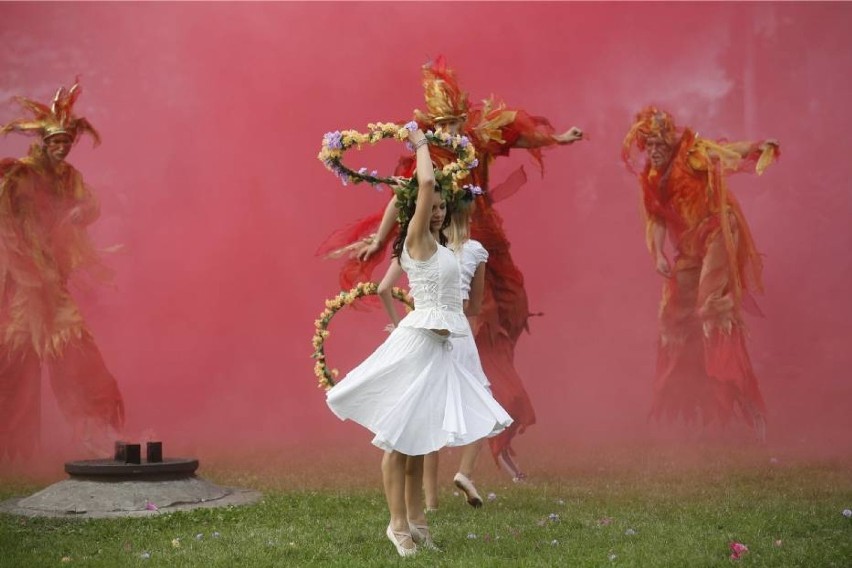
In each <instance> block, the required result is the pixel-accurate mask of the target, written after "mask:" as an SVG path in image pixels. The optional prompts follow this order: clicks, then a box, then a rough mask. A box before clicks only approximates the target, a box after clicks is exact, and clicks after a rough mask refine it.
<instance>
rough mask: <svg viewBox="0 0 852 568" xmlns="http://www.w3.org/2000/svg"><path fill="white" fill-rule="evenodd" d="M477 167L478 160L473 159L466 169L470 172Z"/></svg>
mask: <svg viewBox="0 0 852 568" xmlns="http://www.w3.org/2000/svg"><path fill="white" fill-rule="evenodd" d="M478 165H479V158H474V159H473V161H472V162H471V163H470V165H469V166H468V167H467V169H469V170H472V169H474V168H475V167H476V166H478Z"/></svg>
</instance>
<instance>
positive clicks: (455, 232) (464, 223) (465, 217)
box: [447, 199, 476, 253]
mask: <svg viewBox="0 0 852 568" xmlns="http://www.w3.org/2000/svg"><path fill="white" fill-rule="evenodd" d="M475 208H476V205H475V202H474V200H473V199H470V200H467V199H461V200H459V202H458V204H457V205H456V206H455V208H454V210H453V214H452V218H451V219H450V226H449V227H447V246H448V247H449V248H450V249H451V250H452V251H453V252H455V253H459V252H461V249H462V246H464V244H465V243H466V242H467V241H469V240H470V219H471V217H472V216H473V210H474V209H475Z"/></svg>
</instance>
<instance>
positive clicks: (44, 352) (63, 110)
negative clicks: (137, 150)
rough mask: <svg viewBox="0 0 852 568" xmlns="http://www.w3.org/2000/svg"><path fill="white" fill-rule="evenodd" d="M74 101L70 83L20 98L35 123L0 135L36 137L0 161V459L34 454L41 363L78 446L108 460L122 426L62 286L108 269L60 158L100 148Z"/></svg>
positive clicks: (90, 214) (72, 174)
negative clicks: (46, 99) (49, 95)
mask: <svg viewBox="0 0 852 568" xmlns="http://www.w3.org/2000/svg"><path fill="white" fill-rule="evenodd" d="M79 96H80V88H79V85H77V84H75V85H74V86H72V87H71V88H70V89H68V90H66V89H64V88H62V89H59V91H58V92H57V94H56V97H55V98H54V100H53V102H52V104H51V105H49V106H48V105H44V104H41V103H38V102H35V101H31V100H28V99H24V98H19V99H18V101H19V102H20V103H21V105H22V106H23V108H24V109H25V110H26V111H28V113H29V114H31V115H32V116H31V117H30V118H22V119H19V120H16V121H13V122H11V123H9V124H7V125H5V126H3V127H2V130H0V132H2V133H3V134H7V133H9V132H21V133H25V134H35V135H38V136H39V138H40V140H41V141H40V142H38V143H35V144H33V145H32V147H31V148H30V152H29V155H27V156H26V157H24V158H21V159H18V160H15V159H4V160H2V161H0V459H2V458H3V457H6V456H8V457H15V456H16V455H21V456H23V457H28V456H31V455H32V454H33V452H34V451H35V449H36V448H37V447H38V444H39V436H40V421H41V420H40V419H41V413H40V403H41V401H40V398H41V367H42V365H43V364H44V365H47V368H48V371H49V375H50V382H51V385H52V387H53V391H54V393H55V394H56V399H57V402H58V404H59V408H60V410H61V411H62V414H63V415H64V416H65V418H66V419H67V420H68V422H69V423H70V425H71V427H72V428H73V437H74V441H75V442H76V443H80V444H82V445H83V446H85V447H86V448H87V449H89V450H90V451H91V452H93V453H96V454H100V455H108V454H109V453H110V452H111V447H112V444H113V442H114V441H115V439H116V438H117V434H118V431H119V430H120V429H121V428H122V427H123V424H124V405H123V402H122V398H121V394H120V393H119V390H118V386H117V385H116V382H115V379H114V378H113V376H112V375H111V374H110V372H109V371H108V370H107V368H106V366H105V364H104V361H103V358H102V357H101V353H100V351H99V350H98V348H97V346H96V345H95V342H94V339H93V337H92V334H91V332H90V331H89V329H88V328H87V327H86V324H85V322H84V321H83V318H82V316H81V315H80V311H79V309H78V307H77V304H76V303H75V302H74V300H73V298H72V297H71V294H70V293H69V289H68V283H69V279H71V278H73V277H74V275H75V274H78V273H79V272H80V271H81V270H84V269H85V270H87V271H88V272H89V273H90V274H92V275H93V276H98V274H97V272H101V274H100V275H103V270H104V269H103V267H102V266H101V265H100V264H99V262H98V257H97V253H96V251H95V249H94V247H93V246H92V243H91V242H90V240H89V238H88V235H87V233H86V228H87V227H88V226H89V225H90V224H91V223H93V222H94V221H95V220H96V219H97V218H98V214H99V208H98V203H97V200H96V199H95V196H94V195H93V194H92V192H91V191H90V190H89V188H88V187H87V186H86V185H85V184H84V183H83V177H82V176H81V175H80V172H78V171H77V170H76V169H74V167H73V166H71V165H70V164H68V163H67V162H66V161H65V158H66V156H67V155H68V153H69V152H70V150H71V147H72V146H73V145H74V143H75V142H76V141H77V139H78V138H79V136H80V135H82V134H90V135H91V136H92V137H93V138H94V140H95V143H96V144H97V143H98V142H99V141H100V140H99V136H98V133H97V132H96V131H95V129H94V128H92V126H91V124H89V122H88V121H87V120H86V119H85V118H80V117H77V116H75V115H74V113H73V107H74V103H75V102H76V101H77V98H78V97H79Z"/></svg>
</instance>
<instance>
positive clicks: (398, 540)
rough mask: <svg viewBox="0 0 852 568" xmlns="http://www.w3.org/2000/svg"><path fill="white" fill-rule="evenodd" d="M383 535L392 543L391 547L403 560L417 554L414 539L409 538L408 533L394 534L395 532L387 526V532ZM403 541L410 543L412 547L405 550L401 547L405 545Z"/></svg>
mask: <svg viewBox="0 0 852 568" xmlns="http://www.w3.org/2000/svg"><path fill="white" fill-rule="evenodd" d="M385 534H387V535H388V538H389V539H390V541H391V542H392V543H393V545H394V546H395V547H396V551H397V552H398V553H399V555H400V556H402V557H403V558H405V557H408V556H414V555H415V554H417V545H416V544H414V539H413V538H412V537H411V534H410V533H407V532H396V531H395V530H393V529H392V528H391V526H390V525H388V530H387V531H385ZM405 541H410V542H411V545H412V546H411V548H405V547H404V546H402V545H403V544H404V543H405Z"/></svg>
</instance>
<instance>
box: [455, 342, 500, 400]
mask: <svg viewBox="0 0 852 568" xmlns="http://www.w3.org/2000/svg"><path fill="white" fill-rule="evenodd" d="M450 341H452V342H453V356H454V357H455V358H456V359H457V360H458V362H459V363H460V364H461V366H462V367H464V368H465V369H467V370H468V371H470V373H471V374H472V375H473V376H474V377H476V379H477V380H478V381H479V382H480V384H482V386H484V387H486V388H487V389H488V390H489V392H490V391H491V383H490V382H489V381H488V377H486V376H485V371H483V370H482V362H481V361H480V360H479V349H477V348H476V340H474V338H473V335H472V334H468V335H465V336H463V337H453V338H452V339H450Z"/></svg>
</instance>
